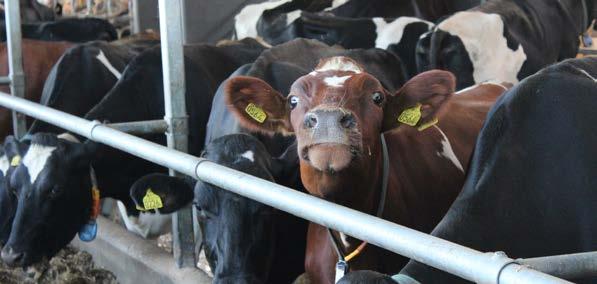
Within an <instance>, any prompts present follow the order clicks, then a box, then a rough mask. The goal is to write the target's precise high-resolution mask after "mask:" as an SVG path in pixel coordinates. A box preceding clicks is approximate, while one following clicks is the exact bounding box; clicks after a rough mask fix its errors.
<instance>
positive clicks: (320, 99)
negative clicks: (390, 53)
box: [288, 65, 386, 174]
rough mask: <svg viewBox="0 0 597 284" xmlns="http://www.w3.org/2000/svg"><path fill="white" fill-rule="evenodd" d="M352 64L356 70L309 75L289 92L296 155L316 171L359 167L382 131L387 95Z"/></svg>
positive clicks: (375, 81)
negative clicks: (366, 152)
mask: <svg viewBox="0 0 597 284" xmlns="http://www.w3.org/2000/svg"><path fill="white" fill-rule="evenodd" d="M354 66H355V67H356V68H355V69H354V71H352V70H348V71H344V70H343V71H338V70H327V71H314V72H311V73H310V74H308V75H305V76H303V77H301V78H299V79H298V80H297V81H296V82H295V83H294V84H293V86H292V88H291V92H290V95H289V97H288V105H289V107H290V124H291V126H292V129H293V130H294V133H295V135H296V137H297V142H298V153H299V154H300V158H301V161H302V162H303V163H307V164H309V165H310V166H312V167H314V168H315V169H316V170H318V171H322V172H327V173H330V174H333V173H336V172H340V171H342V170H344V169H346V168H348V167H349V166H350V165H354V164H358V163H355V162H356V161H355V160H359V159H360V158H361V157H362V156H363V153H364V151H370V149H371V144H372V143H373V142H374V141H376V139H375V138H376V137H377V136H379V133H380V132H381V126H382V120H383V103H384V100H385V97H386V91H385V90H384V89H383V88H382V86H381V84H380V83H379V81H378V80H377V79H375V78H374V77H372V76H371V75H369V74H367V73H364V72H363V70H361V69H360V68H359V67H358V66H357V65H354ZM357 68H359V69H357Z"/></svg>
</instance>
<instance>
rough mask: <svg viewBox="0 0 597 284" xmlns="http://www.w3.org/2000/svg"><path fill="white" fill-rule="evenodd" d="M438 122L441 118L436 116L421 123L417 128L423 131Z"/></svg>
mask: <svg viewBox="0 0 597 284" xmlns="http://www.w3.org/2000/svg"><path fill="white" fill-rule="evenodd" d="M438 122H439V119H437V117H435V118H433V119H432V120H430V121H428V122H425V123H423V124H421V126H419V127H418V128H417V130H419V131H423V130H425V129H427V128H429V127H431V126H434V125H436V124H437V123H438Z"/></svg>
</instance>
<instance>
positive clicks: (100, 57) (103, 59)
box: [95, 50, 122, 79]
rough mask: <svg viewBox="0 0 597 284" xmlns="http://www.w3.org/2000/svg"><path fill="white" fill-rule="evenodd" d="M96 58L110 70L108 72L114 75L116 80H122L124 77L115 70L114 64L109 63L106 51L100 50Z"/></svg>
mask: <svg viewBox="0 0 597 284" xmlns="http://www.w3.org/2000/svg"><path fill="white" fill-rule="evenodd" d="M95 58H97V60H99V61H100V62H101V63H102V64H104V66H106V68H108V71H110V72H111V73H112V74H114V77H116V79H120V77H122V74H120V72H118V70H116V68H114V66H112V63H110V61H108V58H107V57H106V55H105V54H104V51H102V50H100V52H99V54H98V55H97V56H96V57H95Z"/></svg>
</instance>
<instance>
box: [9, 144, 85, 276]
mask: <svg viewBox="0 0 597 284" xmlns="http://www.w3.org/2000/svg"><path fill="white" fill-rule="evenodd" d="M30 143H31V144H30V146H29V148H28V149H27V152H26V153H25V155H24V156H23V157H22V159H21V162H20V164H19V165H18V167H17V168H16V169H14V172H13V173H12V175H11V178H10V187H11V188H14V190H16V193H17V199H18V206H17V210H16V213H15V217H14V221H13V224H12V231H11V233H10V237H9V239H8V242H7V243H6V245H5V246H4V248H3V250H2V254H1V255H2V259H3V260H4V261H5V262H6V263H7V264H8V265H12V266H27V265H30V264H32V263H34V262H36V261H38V260H40V259H41V258H43V257H45V256H48V257H49V256H53V255H54V254H55V253H56V252H58V250H60V249H61V248H63V247H64V246H66V245H67V244H68V243H69V242H70V241H71V240H72V238H73V237H74V236H75V235H76V234H77V232H78V231H79V230H80V229H81V228H82V227H83V225H84V224H86V223H87V221H88V220H89V216H90V215H91V209H92V193H91V187H92V182H91V178H90V174H89V172H90V163H91V158H92V154H93V153H94V152H95V147H96V145H97V144H95V143H93V142H86V143H79V142H78V141H76V138H74V137H73V136H70V135H59V136H56V135H55V134H47V133H38V134H34V135H32V136H31V140H30Z"/></svg>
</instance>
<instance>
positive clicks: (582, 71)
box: [576, 68, 597, 83]
mask: <svg viewBox="0 0 597 284" xmlns="http://www.w3.org/2000/svg"><path fill="white" fill-rule="evenodd" d="M576 70H578V71H580V73H583V74H584V75H586V76H587V77H589V78H590V79H591V80H593V82H595V83H597V79H595V77H593V76H591V74H589V72H587V71H586V70H584V69H580V68H577V69H576Z"/></svg>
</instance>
